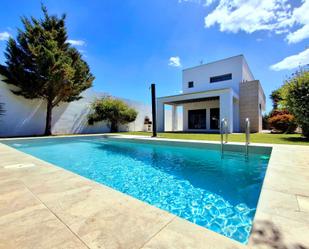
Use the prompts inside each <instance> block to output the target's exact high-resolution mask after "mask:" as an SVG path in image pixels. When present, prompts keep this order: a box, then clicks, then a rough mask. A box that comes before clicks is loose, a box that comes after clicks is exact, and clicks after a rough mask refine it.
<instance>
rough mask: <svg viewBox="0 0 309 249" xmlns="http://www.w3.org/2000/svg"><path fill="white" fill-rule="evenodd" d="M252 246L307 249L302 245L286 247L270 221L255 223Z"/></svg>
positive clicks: (278, 231) (280, 234) (274, 248)
mask: <svg viewBox="0 0 309 249" xmlns="http://www.w3.org/2000/svg"><path fill="white" fill-rule="evenodd" d="M251 240H252V244H253V245H255V246H261V248H269V249H309V248H308V247H307V246H304V245H302V244H298V243H297V244H290V245H287V244H286V243H285V242H284V238H283V235H282V233H281V232H280V230H279V229H278V228H277V227H276V226H275V225H274V224H273V223H272V222H270V221H261V220H260V221H256V222H255V224H254V227H253V229H252V232H251Z"/></svg>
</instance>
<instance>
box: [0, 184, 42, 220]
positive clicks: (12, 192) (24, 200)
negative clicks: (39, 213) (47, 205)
mask: <svg viewBox="0 0 309 249" xmlns="http://www.w3.org/2000/svg"><path fill="white" fill-rule="evenodd" d="M39 204H40V202H38V200H37V199H36V198H34V196H33V195H32V194H31V192H29V190H28V189H27V188H26V187H25V186H24V184H23V183H22V182H21V181H19V180H12V181H5V182H1V183H0V217H2V216H4V215H7V214H10V213H13V212H16V211H19V210H22V209H24V208H28V207H33V206H36V205H39Z"/></svg>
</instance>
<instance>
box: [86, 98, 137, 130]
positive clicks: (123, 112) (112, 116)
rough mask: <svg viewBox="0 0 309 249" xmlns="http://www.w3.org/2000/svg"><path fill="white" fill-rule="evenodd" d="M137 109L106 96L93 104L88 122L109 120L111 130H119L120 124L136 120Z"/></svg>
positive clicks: (91, 123)
mask: <svg viewBox="0 0 309 249" xmlns="http://www.w3.org/2000/svg"><path fill="white" fill-rule="evenodd" d="M136 117H137V111H136V110H134V109H133V108H130V107H129V106H128V105H127V104H126V103H125V102H124V101H122V100H120V99H114V98H111V97H105V98H102V99H98V100H96V101H95V102H94V103H93V104H92V113H91V114H90V115H89V116H88V124H90V125H93V124H94V123H96V122H100V121H107V122H108V124H109V126H110V131H111V132H117V131H118V126H119V124H127V123H130V122H133V121H135V119H136Z"/></svg>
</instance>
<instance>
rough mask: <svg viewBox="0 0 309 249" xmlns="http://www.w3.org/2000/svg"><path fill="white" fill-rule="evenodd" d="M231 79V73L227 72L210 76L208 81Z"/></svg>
mask: <svg viewBox="0 0 309 249" xmlns="http://www.w3.org/2000/svg"><path fill="white" fill-rule="evenodd" d="M231 79H232V74H231V73H228V74H223V75H218V76H214V77H210V83H215V82H219V81H225V80H231Z"/></svg>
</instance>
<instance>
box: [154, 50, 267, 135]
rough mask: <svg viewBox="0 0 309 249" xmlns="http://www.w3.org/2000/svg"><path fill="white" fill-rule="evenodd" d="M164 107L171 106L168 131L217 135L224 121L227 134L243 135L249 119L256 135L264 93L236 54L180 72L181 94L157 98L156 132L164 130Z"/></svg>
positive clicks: (241, 58) (263, 105) (263, 102)
mask: <svg viewBox="0 0 309 249" xmlns="http://www.w3.org/2000/svg"><path fill="white" fill-rule="evenodd" d="M166 106H171V112H170V113H171V117H170V118H169V119H168V120H169V122H171V124H170V125H169V126H170V127H171V130H172V131H188V132H191V131H192V132H194V131H195V132H218V131H219V128H220V120H222V119H223V118H225V119H226V120H227V122H228V131H229V132H230V133H232V132H243V131H244V127H245V119H246V118H249V119H250V124H251V132H260V131H261V130H262V112H263V111H264V109H265V94H264V91H263V89H262V86H261V84H260V82H259V81H258V80H256V79H255V78H254V76H253V74H252V72H251V70H250V68H249V66H248V64H247V62H246V60H245V58H244V56H243V55H238V56H233V57H230V58H226V59H223V60H219V61H214V62H211V63H207V64H203V65H199V66H196V67H192V68H187V69H184V70H183V72H182V93H181V94H178V95H172V96H164V97H160V98H157V127H158V131H166V130H167V129H166V126H167V124H166V120H165V119H166V114H165V113H166V112H165V109H166ZM179 108H180V109H181V111H180V113H181V114H180V115H181V116H179ZM179 118H182V122H181V123H182V127H179V120H178V119H179Z"/></svg>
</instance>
